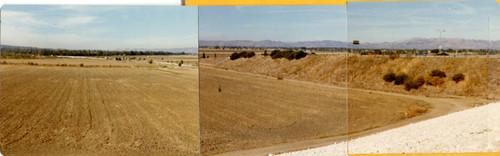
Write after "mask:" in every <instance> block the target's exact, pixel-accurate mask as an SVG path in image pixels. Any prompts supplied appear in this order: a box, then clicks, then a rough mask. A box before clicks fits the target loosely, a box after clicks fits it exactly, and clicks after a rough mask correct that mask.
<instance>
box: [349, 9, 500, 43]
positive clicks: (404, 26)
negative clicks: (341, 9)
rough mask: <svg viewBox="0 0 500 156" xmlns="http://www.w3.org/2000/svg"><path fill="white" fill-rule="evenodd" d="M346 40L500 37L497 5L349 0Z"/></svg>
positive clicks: (374, 40) (499, 12)
mask: <svg viewBox="0 0 500 156" xmlns="http://www.w3.org/2000/svg"><path fill="white" fill-rule="evenodd" d="M347 6H348V16H347V18H348V34H349V35H348V36H349V37H348V40H353V39H359V40H360V41H361V42H363V41H364V42H386V41H397V40H405V39H410V38H414V37H423V38H439V32H438V31H437V29H445V30H446V32H444V33H443V37H446V38H465V39H481V40H487V39H488V16H490V30H491V31H490V36H491V40H500V6H499V5H498V2H496V1H495V0H469V1H420V2H349V3H348V5H347Z"/></svg>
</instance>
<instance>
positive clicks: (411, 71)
mask: <svg viewBox="0 0 500 156" xmlns="http://www.w3.org/2000/svg"><path fill="white" fill-rule="evenodd" d="M488 60H492V59H491V58H443V57H437V58H422V57H418V58H414V57H411V58H396V59H394V60H392V59H390V58H387V57H373V56H363V57H359V56H350V57H349V59H348V62H349V64H348V68H347V69H346V67H347V64H346V61H347V60H346V57H342V56H321V55H316V56H311V55H310V56H307V57H305V58H303V59H300V60H286V59H274V60H273V59H271V58H270V57H263V56H257V57H254V58H250V59H238V60H233V61H225V62H223V63H220V64H217V65H216V67H217V68H222V69H230V70H236V71H242V72H250V73H255V74H261V75H267V76H273V77H283V78H285V79H296V80H303V81H312V82H316V83H323V84H332V85H335V86H341V87H343V86H345V84H346V83H345V80H346V77H347V80H348V83H349V87H352V88H363V89H371V90H381V91H388V92H400V93H411V94H419V95H426V96H437V97H446V96H471V97H486V96H487V90H488V75H489V71H488V68H489V67H492V66H491V65H488V63H489V61H488ZM434 69H439V70H442V71H444V72H446V75H447V77H446V78H445V82H444V84H442V85H438V86H430V85H424V86H422V87H421V88H419V89H418V90H411V91H410V92H408V91H406V90H405V89H404V86H403V85H400V86H396V85H394V84H392V83H387V82H385V81H384V80H383V79H382V77H383V76H384V74H386V73H388V72H405V73H407V74H408V75H409V76H410V77H417V76H428V74H429V73H430V72H431V71H432V70H434ZM490 72H491V71H490ZM347 73H348V74H347ZM457 73H463V74H464V75H465V80H464V81H462V82H459V83H456V82H454V81H452V80H451V77H452V76H453V75H454V74H457ZM346 75H347V76H346ZM490 76H491V74H490ZM493 79H494V78H490V81H492V80H493ZM490 83H492V82H490ZM490 90H491V89H490Z"/></svg>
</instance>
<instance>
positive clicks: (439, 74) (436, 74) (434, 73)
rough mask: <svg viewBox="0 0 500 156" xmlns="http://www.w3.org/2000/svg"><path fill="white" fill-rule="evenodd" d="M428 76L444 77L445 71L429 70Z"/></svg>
mask: <svg viewBox="0 0 500 156" xmlns="http://www.w3.org/2000/svg"><path fill="white" fill-rule="evenodd" d="M429 76H432V77H439V78H445V77H446V73H445V72H444V71H441V70H439V69H434V70H432V71H431V73H429Z"/></svg>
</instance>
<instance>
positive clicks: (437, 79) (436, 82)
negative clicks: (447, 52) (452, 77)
mask: <svg viewBox="0 0 500 156" xmlns="http://www.w3.org/2000/svg"><path fill="white" fill-rule="evenodd" d="M443 83H444V78H441V77H437V76H432V77H430V78H429V79H428V80H427V84H428V85H431V86H437V85H441V84H443Z"/></svg>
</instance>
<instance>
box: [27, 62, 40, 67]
mask: <svg viewBox="0 0 500 156" xmlns="http://www.w3.org/2000/svg"><path fill="white" fill-rule="evenodd" d="M28 65H32V66H36V65H38V63H33V62H28Z"/></svg>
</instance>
